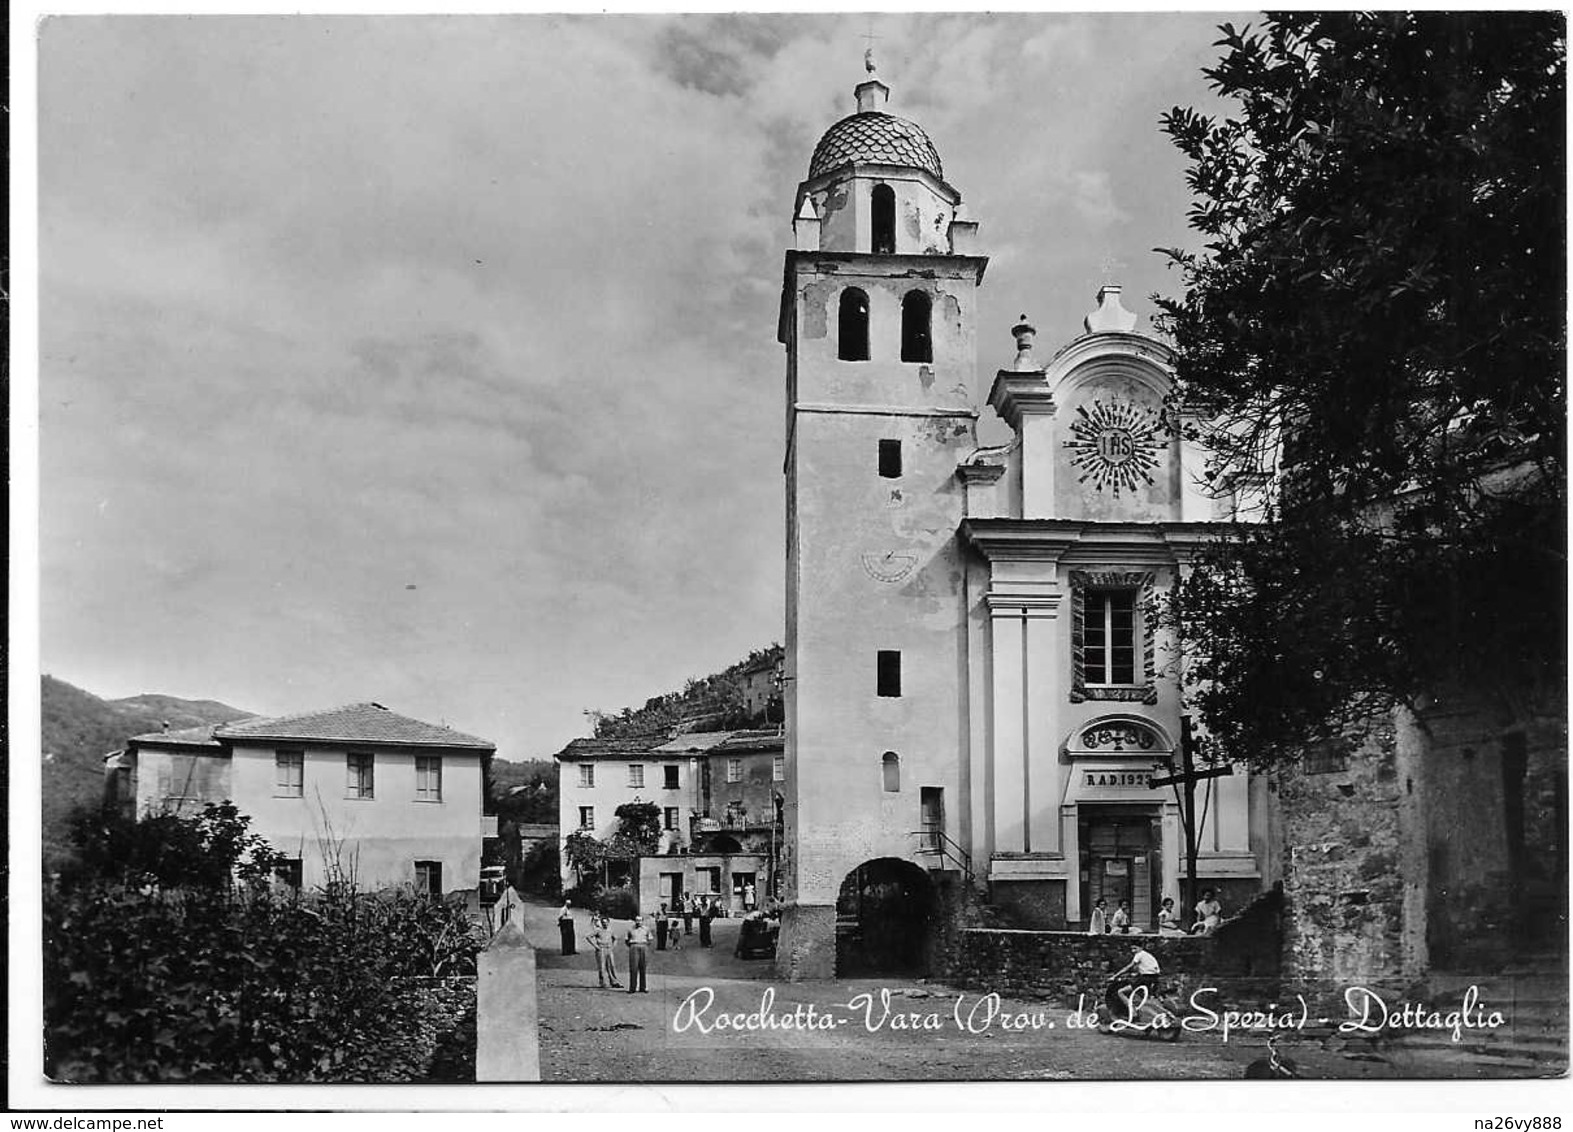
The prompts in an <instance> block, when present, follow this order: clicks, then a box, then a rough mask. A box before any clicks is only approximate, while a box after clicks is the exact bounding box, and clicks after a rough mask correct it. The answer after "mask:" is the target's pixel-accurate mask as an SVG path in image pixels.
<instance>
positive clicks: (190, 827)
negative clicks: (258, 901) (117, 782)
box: [61, 802, 279, 892]
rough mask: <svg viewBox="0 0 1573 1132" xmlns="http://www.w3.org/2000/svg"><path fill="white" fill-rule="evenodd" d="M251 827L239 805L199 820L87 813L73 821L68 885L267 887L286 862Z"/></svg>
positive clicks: (216, 807) (213, 807)
mask: <svg viewBox="0 0 1573 1132" xmlns="http://www.w3.org/2000/svg"><path fill="white" fill-rule="evenodd" d="M250 826H251V819H250V818H249V817H248V816H246V815H245V814H242V813H241V812H240V811H239V810H238V809H236V807H235V804H234V803H233V802H208V803H206V804H205V805H204V806H203V807H202V809H201V810H200V811H199V812H198V813H196V814H194V815H181V814H177V813H173V812H170V813H155V814H148V815H146V816H144V817H142V818H140V819H137V818H133V817H132V816H131V815H130V814H128V813H125V812H123V811H121V810H119V809H114V808H110V807H81V808H79V809H77V810H76V811H74V812H73V813H72V815H71V817H70V819H69V821H68V829H69V835H70V844H71V854H70V855H69V857H68V858H66V861H65V864H64V866H63V868H62V872H61V881H62V883H63V884H65V885H66V886H67V887H71V886H75V885H79V884H85V883H103V882H113V883H119V884H125V885H129V886H131V887H146V886H158V887H162V888H196V889H203V890H205V891H211V892H223V891H227V890H228V889H229V887H230V886H231V885H232V884H233V883H235V882H236V881H239V882H242V883H252V882H256V881H260V880H265V879H267V878H268V877H269V876H270V875H271V874H272V872H273V868H274V865H275V864H276V863H277V861H278V859H279V857H278V854H276V853H275V852H274V851H273V850H272V848H271V847H270V846H269V845H268V843H267V842H266V841H265V840H263V839H262V838H261V837H260V836H258V835H257V834H255V833H252V832H251V831H250Z"/></svg>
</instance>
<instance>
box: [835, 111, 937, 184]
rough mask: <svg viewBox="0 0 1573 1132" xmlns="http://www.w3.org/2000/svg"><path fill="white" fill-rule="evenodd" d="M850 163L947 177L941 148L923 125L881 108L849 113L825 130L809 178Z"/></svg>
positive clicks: (935, 176)
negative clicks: (900, 167)
mask: <svg viewBox="0 0 1573 1132" xmlns="http://www.w3.org/2000/svg"><path fill="white" fill-rule="evenodd" d="M849 164H851V165H906V166H910V167H911V168H913V169H922V170H924V171H925V172H927V173H931V174H933V176H934V178H935V179H936V180H940V181H943V180H944V179H945V170H944V168H943V167H942V166H941V165H940V163H939V151H938V150H936V149H935V148H934V143H933V142H931V141H930V140H929V136H928V135H927V134H925V133H924V132H923V127H922V126H920V125H918V124H917V123H916V122H909V121H907V120H906V119H905V118H898V117H896V116H895V115H894V114H885V113H882V112H881V111H878V110H860V111H858V112H857V113H856V114H849V115H848V116H847V117H845V118H843V119H841V121H839V122H837V123H836V124H835V125H834V126H831V127H830V129H828V130H826V131H825V136H824V137H822V138H820V139H819V144H818V145H816V146H815V147H814V156H813V159H812V160H810V161H809V163H808V179H809V180H810V181H812V180H813V179H814V178H815V177H821V176H823V175H824V174H826V173H831V172H834V171H835V170H837V169H839V168H841V166H843V165H849Z"/></svg>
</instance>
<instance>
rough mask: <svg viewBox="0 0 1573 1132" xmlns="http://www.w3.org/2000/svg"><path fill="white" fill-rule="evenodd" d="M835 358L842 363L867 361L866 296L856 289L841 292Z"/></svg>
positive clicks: (850, 288) (849, 288)
mask: <svg viewBox="0 0 1573 1132" xmlns="http://www.w3.org/2000/svg"><path fill="white" fill-rule="evenodd" d="M836 356H837V357H838V358H840V359H841V360H842V361H844V362H866V361H868V296H867V295H866V294H864V293H863V292H862V291H860V290H858V289H857V288H856V287H848V288H847V289H846V290H845V291H842V292H841V306H840V311H839V314H838V316H837V319H836Z"/></svg>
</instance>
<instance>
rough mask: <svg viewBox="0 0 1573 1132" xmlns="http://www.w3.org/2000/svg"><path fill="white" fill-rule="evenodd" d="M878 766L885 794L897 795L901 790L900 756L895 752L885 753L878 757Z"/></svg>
mask: <svg viewBox="0 0 1573 1132" xmlns="http://www.w3.org/2000/svg"><path fill="white" fill-rule="evenodd" d="M879 764H880V774H881V776H882V779H883V782H884V786H885V793H887V794H895V793H898V792H899V791H900V790H901V756H900V755H898V754H896V752H895V751H886V752H885V753H884V754H883V755H881V756H880V760H879Z"/></svg>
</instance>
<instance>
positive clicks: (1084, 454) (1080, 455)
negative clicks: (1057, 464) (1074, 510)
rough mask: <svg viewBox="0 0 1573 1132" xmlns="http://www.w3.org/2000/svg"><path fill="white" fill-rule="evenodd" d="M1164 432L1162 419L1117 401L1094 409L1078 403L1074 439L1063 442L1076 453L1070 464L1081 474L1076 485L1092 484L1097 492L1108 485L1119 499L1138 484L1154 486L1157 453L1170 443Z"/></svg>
mask: <svg viewBox="0 0 1573 1132" xmlns="http://www.w3.org/2000/svg"><path fill="white" fill-rule="evenodd" d="M1162 433H1163V425H1162V423H1161V422H1160V421H1159V419H1158V415H1157V414H1156V413H1154V412H1153V411H1152V410H1151V409H1147V408H1144V407H1142V406H1140V405H1131V404H1122V403H1120V402H1118V401H1114V402H1110V403H1108V404H1105V403H1104V402H1102V401H1094V402H1093V403H1092V406H1091V408H1090V409H1089V408H1088V407H1087V406H1086V405H1078V406H1077V407H1076V419H1075V420H1073V421H1072V422H1071V439H1070V440H1067V441H1066V442H1065V447H1067V448H1071V449H1074V450H1075V452H1076V454H1075V455H1074V456H1072V457H1071V464H1072V465H1073V466H1074V467H1076V468H1077V469H1078V470H1080V472H1081V475H1080V476H1079V477H1078V478H1077V480H1076V482H1077V483H1086V482H1087V481H1088V480H1091V481H1092V486H1093V490H1095V491H1102V490H1103V488H1104V486H1105V485H1109V486H1111V487H1112V488H1113V489H1114V494H1115V496H1116V497H1118V496H1119V494H1120V492H1121V490H1124V491H1135V490H1136V485H1137V483H1138V482H1140V483H1145V484H1149V485H1150V484H1151V483H1152V482H1153V477H1152V471H1153V469H1154V468H1156V467H1157V466H1158V453H1159V452H1161V451H1163V449H1164V447H1165V445H1166V441H1165V440H1164V438H1163V436H1162Z"/></svg>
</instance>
